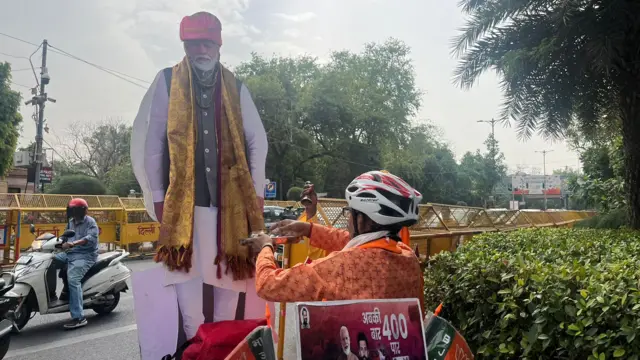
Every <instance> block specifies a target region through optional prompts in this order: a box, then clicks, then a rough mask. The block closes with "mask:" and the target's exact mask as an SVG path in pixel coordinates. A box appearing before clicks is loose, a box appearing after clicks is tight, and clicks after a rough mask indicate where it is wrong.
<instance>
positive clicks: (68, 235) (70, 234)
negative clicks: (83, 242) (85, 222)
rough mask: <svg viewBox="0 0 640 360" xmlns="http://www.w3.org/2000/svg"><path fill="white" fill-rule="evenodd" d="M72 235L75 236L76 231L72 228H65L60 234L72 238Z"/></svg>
mask: <svg viewBox="0 0 640 360" xmlns="http://www.w3.org/2000/svg"><path fill="white" fill-rule="evenodd" d="M74 236H76V232H75V231H73V230H65V231H64V233H63V234H62V237H64V238H67V239H68V238H72V237H74Z"/></svg>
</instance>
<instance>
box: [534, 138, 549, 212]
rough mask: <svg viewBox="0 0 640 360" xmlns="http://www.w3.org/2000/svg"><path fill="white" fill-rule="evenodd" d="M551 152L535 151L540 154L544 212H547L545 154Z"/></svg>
mask: <svg viewBox="0 0 640 360" xmlns="http://www.w3.org/2000/svg"><path fill="white" fill-rule="evenodd" d="M552 151H553V150H541V151H536V152H537V153H542V176H543V177H542V179H543V180H542V194H543V196H544V211H547V154H548V153H550V152H552Z"/></svg>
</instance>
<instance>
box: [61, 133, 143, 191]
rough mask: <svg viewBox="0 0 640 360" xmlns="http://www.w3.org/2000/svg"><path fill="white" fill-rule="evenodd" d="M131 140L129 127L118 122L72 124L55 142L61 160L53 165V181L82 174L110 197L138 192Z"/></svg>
mask: <svg viewBox="0 0 640 360" xmlns="http://www.w3.org/2000/svg"><path fill="white" fill-rule="evenodd" d="M130 138H131V126H128V125H125V124H123V123H120V122H118V121H113V120H108V121H103V122H99V123H94V124H91V123H74V124H72V125H71V126H70V127H69V128H68V129H67V131H66V135H65V136H64V137H62V138H61V139H59V141H58V143H59V144H60V147H61V149H62V151H61V153H62V159H61V161H56V162H55V164H54V166H53V168H54V169H55V172H56V178H60V177H65V175H73V174H82V175H86V176H89V177H94V178H96V179H98V180H100V182H101V183H102V184H104V185H105V186H106V188H107V190H108V192H109V193H111V194H116V195H120V196H126V195H127V194H129V191H130V190H135V191H136V192H139V191H140V186H139V184H138V182H137V181H136V179H135V176H134V174H133V169H132V167H131V157H130V154H129V144H130ZM53 185H54V186H53V187H54V188H55V187H56V186H57V182H54V184H53Z"/></svg>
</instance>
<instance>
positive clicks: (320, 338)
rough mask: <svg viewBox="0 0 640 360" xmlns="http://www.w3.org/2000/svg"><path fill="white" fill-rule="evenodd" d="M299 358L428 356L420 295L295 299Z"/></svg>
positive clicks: (414, 359) (411, 359) (416, 359)
mask: <svg viewBox="0 0 640 360" xmlns="http://www.w3.org/2000/svg"><path fill="white" fill-rule="evenodd" d="M296 309H297V311H296V323H297V324H298V326H296V332H297V340H298V346H297V348H298V349H297V351H298V358H299V359H305V360H307V359H309V360H320V359H331V360H333V359H335V360H362V359H367V360H369V359H370V360H377V359H381V360H423V359H427V351H426V344H425V341H424V325H423V321H422V316H421V311H420V305H419V303H418V300H417V299H391V300H356V301H330V302H327V301H324V302H307V303H296Z"/></svg>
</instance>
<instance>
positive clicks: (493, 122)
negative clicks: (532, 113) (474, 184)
mask: <svg viewBox="0 0 640 360" xmlns="http://www.w3.org/2000/svg"><path fill="white" fill-rule="evenodd" d="M477 122H479V123H487V124H491V165H492V166H493V171H494V172H495V173H496V174H497V173H498V169H497V166H496V155H497V154H496V123H497V122H498V120H495V119H493V118H491V120H478V121H477ZM493 187H495V184H492V189H491V190H492V191H493ZM484 207H485V208H487V201H486V200H485V202H484Z"/></svg>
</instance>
